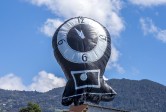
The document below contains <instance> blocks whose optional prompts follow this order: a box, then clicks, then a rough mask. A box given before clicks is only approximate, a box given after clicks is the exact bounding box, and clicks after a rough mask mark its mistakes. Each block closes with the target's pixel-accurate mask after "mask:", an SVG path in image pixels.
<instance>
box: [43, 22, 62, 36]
mask: <svg viewBox="0 0 166 112" xmlns="http://www.w3.org/2000/svg"><path fill="white" fill-rule="evenodd" d="M61 24H62V21H61V20H59V19H47V21H46V22H45V23H44V25H43V26H42V27H41V32H43V33H44V34H45V35H46V36H48V37H53V34H54V32H55V30H56V29H57V28H58V27H59V26H60V25H61Z"/></svg>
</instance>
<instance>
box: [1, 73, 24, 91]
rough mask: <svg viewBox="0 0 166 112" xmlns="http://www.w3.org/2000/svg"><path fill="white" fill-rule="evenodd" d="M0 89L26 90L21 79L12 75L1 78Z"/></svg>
mask: <svg viewBox="0 0 166 112" xmlns="http://www.w3.org/2000/svg"><path fill="white" fill-rule="evenodd" d="M0 88H1V89H7V90H26V87H25V86H24V84H23V83H22V80H21V78H19V77H18V76H16V75H14V74H12V73H11V74H7V75H5V76H3V77H0Z"/></svg>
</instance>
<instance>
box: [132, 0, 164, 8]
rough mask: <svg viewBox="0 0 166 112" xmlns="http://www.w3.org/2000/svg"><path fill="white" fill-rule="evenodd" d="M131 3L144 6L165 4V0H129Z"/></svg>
mask: <svg viewBox="0 0 166 112" xmlns="http://www.w3.org/2000/svg"><path fill="white" fill-rule="evenodd" d="M129 1H130V2H131V3H133V4H136V5H141V6H145V7H150V6H157V5H166V0H129Z"/></svg>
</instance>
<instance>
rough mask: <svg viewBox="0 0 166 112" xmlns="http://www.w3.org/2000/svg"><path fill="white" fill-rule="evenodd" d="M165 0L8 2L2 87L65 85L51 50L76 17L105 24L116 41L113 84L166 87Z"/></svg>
mask: <svg viewBox="0 0 166 112" xmlns="http://www.w3.org/2000/svg"><path fill="white" fill-rule="evenodd" d="M165 10H166V1H165V0H158V1H154V0H146V1H145V0H144V1H143V0H125V1H121V0H102V1H101V0H93V1H92V2H89V0H71V1H69V0H61V1H57V0H55V1H54V0H12V1H11V0H10V1H9V0H2V1H1V4H0V14H1V16H0V88H2V89H10V90H15V89H16V90H37V91H41V92H44V91H48V90H50V89H52V88H54V87H61V86H64V85H65V82H66V81H65V76H64V74H63V72H62V70H61V68H60V66H59V65H58V64H57V62H56V60H55V58H54V56H53V49H52V45H51V41H52V39H51V37H52V35H53V33H54V31H55V30H56V28H57V27H58V26H59V25H60V24H61V23H63V22H64V21H65V20H67V19H69V18H71V17H75V16H86V17H90V18H93V19H95V20H97V21H99V22H101V23H102V24H103V25H104V26H106V27H107V29H108V30H109V32H110V34H111V36H112V38H111V39H112V57H111V59H110V62H109V64H108V66H107V69H106V71H105V77H106V78H108V79H112V78H116V79H121V78H127V79H133V80H141V79H149V80H152V81H155V82H158V83H161V84H163V85H166V81H165V79H166V74H165V73H166V68H165V67H166V59H165V57H166V24H165V23H166V22H165V20H166V15H165V13H164V12H165Z"/></svg>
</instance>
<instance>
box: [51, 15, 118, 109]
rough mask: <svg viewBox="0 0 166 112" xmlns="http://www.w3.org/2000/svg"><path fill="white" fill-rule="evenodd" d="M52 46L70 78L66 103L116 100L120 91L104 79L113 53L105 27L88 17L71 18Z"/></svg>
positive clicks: (57, 32)
mask: <svg viewBox="0 0 166 112" xmlns="http://www.w3.org/2000/svg"><path fill="white" fill-rule="evenodd" d="M52 45H53V49H54V55H55V58H56V59H57V62H58V63H59V65H60V66H61V68H62V70H63V72H64V73H65V76H66V78H67V84H66V87H65V90H64V93H63V96H62V105H65V106H68V105H71V104H72V103H74V105H81V104H83V103H84V102H92V103H96V104H98V103H99V102H100V101H111V100H113V99H114V97H115V95H116V92H115V91H114V90H113V89H112V88H111V87H110V86H109V85H108V84H107V83H106V82H105V80H104V79H103V74H104V71H105V67H106V65H107V62H108V60H109V58H110V55H111V39H110V34H109V32H108V31H107V29H106V28H105V27H104V26H102V25H101V24H100V23H99V22H97V21H95V20H93V19H90V18H87V17H75V18H71V19H69V20H67V21H65V22H64V23H63V24H62V25H61V26H59V28H58V29H57V30H56V32H55V34H54V36H53V40H52Z"/></svg>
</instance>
